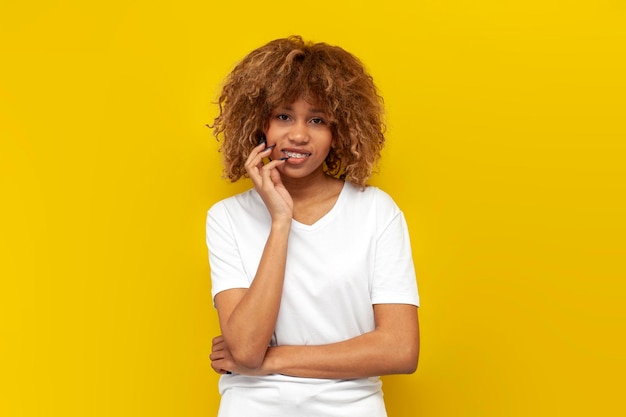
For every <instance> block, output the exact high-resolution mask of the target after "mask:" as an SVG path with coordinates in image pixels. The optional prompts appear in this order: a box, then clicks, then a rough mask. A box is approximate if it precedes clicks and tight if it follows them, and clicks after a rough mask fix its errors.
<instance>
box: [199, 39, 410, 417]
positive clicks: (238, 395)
mask: <svg viewBox="0 0 626 417" xmlns="http://www.w3.org/2000/svg"><path fill="white" fill-rule="evenodd" d="M219 105H220V114H219V115H218V117H217V118H216V119H215V122H214V124H213V128H214V133H215V135H216V137H218V138H221V139H222V140H223V142H222V146H221V152H222V153H223V155H224V162H225V176H226V177H227V178H229V179H231V180H232V181H236V180H238V179H240V178H241V177H244V176H247V177H249V178H250V179H251V180H252V182H253V184H254V188H253V189H251V190H249V191H247V192H245V193H242V194H239V195H236V196H233V197H231V198H228V199H226V200H223V201H221V202H219V203H217V204H215V205H214V206H213V207H212V208H211V209H210V210H209V213H208V217H207V244H208V247H209V259H210V264H211V278H212V293H213V300H214V303H215V306H216V308H217V311H218V315H219V321H220V329H221V332H222V335H221V336H218V337H216V338H215V339H214V341H213V352H212V354H211V361H212V367H213V368H214V369H215V371H216V372H219V373H221V374H223V375H222V377H221V378H220V387H219V388H220V393H221V395H222V400H221V404H220V411H219V416H220V417H232V416H341V417H349V416H367V417H378V416H386V412H385V406H384V402H383V398H382V390H381V382H380V380H379V376H380V375H386V374H396V373H412V372H414V370H415V369H416V367H417V358H418V353H419V330H418V320H417V306H418V304H419V297H418V294H417V286H416V281H415V272H414V267H413V261H412V256H411V248H410V242H409V237H408V232H407V226H406V222H405V220H404V217H403V214H402V212H401V211H400V210H399V209H398V207H397V206H396V205H395V203H394V202H393V201H392V200H391V198H390V197H389V196H388V195H387V194H385V193H384V192H382V191H381V190H379V189H378V188H375V187H371V186H367V185H366V181H367V180H368V178H369V177H370V175H371V172H372V169H373V167H374V165H375V164H376V162H377V161H378V158H379V157H380V151H381V149H382V147H383V145H384V141H385V137H384V134H383V131H384V125H383V121H382V113H383V107H382V98H381V97H380V96H379V95H378V93H377V90H376V87H375V86H374V83H373V81H372V78H371V77H370V76H369V75H368V74H367V72H366V71H365V69H364V68H363V65H362V64H361V63H360V61H359V60H358V59H357V58H355V57H354V56H353V55H351V54H350V53H348V52H346V51H345V50H343V49H341V48H339V47H334V46H329V45H327V44H324V43H316V44H313V43H305V42H303V41H302V39H301V38H299V37H290V38H287V39H278V40H275V41H272V42H270V43H268V44H267V45H264V46H262V47H260V48H258V49H256V50H254V51H252V52H251V53H250V54H248V55H247V56H246V57H245V58H244V59H243V60H242V61H241V62H240V63H239V64H238V65H237V66H236V67H235V68H234V70H233V71H232V72H231V74H230V75H229V77H228V78H227V80H226V83H225V85H224V87H223V90H222V94H221V96H220V99H219Z"/></svg>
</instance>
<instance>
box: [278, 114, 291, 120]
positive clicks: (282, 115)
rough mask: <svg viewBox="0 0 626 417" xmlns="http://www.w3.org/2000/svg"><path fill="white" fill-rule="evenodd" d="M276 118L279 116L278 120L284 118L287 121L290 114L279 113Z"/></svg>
mask: <svg viewBox="0 0 626 417" xmlns="http://www.w3.org/2000/svg"><path fill="white" fill-rule="evenodd" d="M276 118H277V119H278V120H282V121H287V120H289V116H288V115H286V114H277V115H276Z"/></svg>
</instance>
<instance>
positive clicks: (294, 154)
mask: <svg viewBox="0 0 626 417" xmlns="http://www.w3.org/2000/svg"><path fill="white" fill-rule="evenodd" d="M283 153H284V154H285V155H287V156H288V157H289V158H306V157H308V156H310V155H311V154H310V153H297V152H289V151H283Z"/></svg>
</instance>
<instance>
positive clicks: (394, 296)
mask: <svg viewBox="0 0 626 417" xmlns="http://www.w3.org/2000/svg"><path fill="white" fill-rule="evenodd" d="M391 214H392V215H391V216H390V217H387V218H388V219H389V218H390V220H387V221H386V222H385V223H383V224H382V225H381V226H382V228H381V230H380V232H379V234H378V237H377V243H376V259H375V262H374V279H373V286H372V303H373V304H412V305H416V306H419V294H418V290H417V281H416V277H415V267H414V265H413V255H412V253H411V241H410V239H409V231H408V227H407V224H406V220H405V218H404V215H403V214H402V212H401V211H400V210H399V209H398V208H397V207H396V206H395V203H394V210H393V212H392V213H391Z"/></svg>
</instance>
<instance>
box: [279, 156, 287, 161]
mask: <svg viewBox="0 0 626 417" xmlns="http://www.w3.org/2000/svg"><path fill="white" fill-rule="evenodd" d="M287 159H289V157H288V156H286V157H284V158H280V159H279V161H286V160H287Z"/></svg>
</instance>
